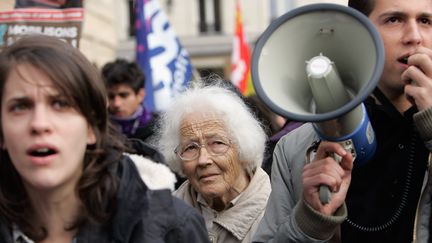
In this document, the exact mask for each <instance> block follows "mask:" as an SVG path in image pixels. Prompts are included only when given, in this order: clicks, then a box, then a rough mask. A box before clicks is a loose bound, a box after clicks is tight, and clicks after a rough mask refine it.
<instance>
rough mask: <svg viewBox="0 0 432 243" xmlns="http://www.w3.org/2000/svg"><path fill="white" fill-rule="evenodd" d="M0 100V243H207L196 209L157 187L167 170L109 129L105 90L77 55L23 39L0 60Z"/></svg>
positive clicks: (54, 42) (41, 40) (49, 42)
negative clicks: (152, 171)
mask: <svg viewBox="0 0 432 243" xmlns="http://www.w3.org/2000/svg"><path fill="white" fill-rule="evenodd" d="M0 94H1V99H0V107H1V113H0V114H1V115H0V121H1V130H0V143H1V150H0V242H1V243H16V242H20V243H33V242H53V243H54V242H55V243H59V242H64V243H66V242H67V243H70V242H74V243H80V242H137V243H138V242H149V243H150V242H208V238H207V231H206V228H205V226H204V220H203V218H202V216H201V215H200V214H199V213H198V212H197V210H196V209H194V208H192V207H190V206H188V205H186V204H185V203H184V202H183V201H182V200H179V199H177V198H175V197H173V196H172V195H171V191H170V190H168V189H162V188H160V187H159V186H158V185H157V183H156V181H155V180H161V179H163V178H164V175H165V174H167V172H169V175H172V173H171V172H170V170H169V169H168V168H167V167H166V166H164V165H162V164H156V163H154V162H152V161H150V160H148V159H147V158H146V154H145V153H141V151H140V150H139V147H140V146H139V145H140V143H139V142H138V141H137V143H136V144H135V146H134V149H132V148H131V147H129V146H126V145H125V144H124V141H123V140H122V139H121V138H123V137H119V136H118V135H120V134H119V133H117V132H116V131H115V130H114V129H113V128H112V127H111V126H110V123H109V119H108V111H107V106H108V104H107V94H106V89H105V86H104V83H103V81H102V79H101V77H100V74H99V73H98V70H97V69H96V68H95V67H94V66H93V65H92V64H91V63H90V62H89V61H88V60H87V59H86V58H85V57H84V55H82V54H81V53H80V52H79V50H78V49H76V48H73V47H72V46H71V45H69V44H67V43H65V42H63V41H61V40H59V39H57V38H54V37H48V36H40V35H34V36H25V37H22V38H21V39H20V40H18V41H17V42H15V43H14V44H12V45H11V46H9V47H8V48H6V49H5V50H4V51H2V52H1V53H0ZM125 152H128V153H129V154H126V153H125ZM131 152H133V153H134V154H130V153H131ZM135 163H136V164H137V165H139V167H140V168H143V167H147V168H148V169H144V171H143V172H147V171H148V170H149V169H151V168H153V167H154V166H158V169H157V171H158V173H159V174H157V176H155V175H153V177H154V178H155V179H152V178H150V177H148V176H149V174H148V173H147V175H146V176H147V177H146V176H144V174H145V173H143V174H142V175H140V174H139V172H138V169H137V166H135ZM144 163H147V165H146V166H144ZM160 166H162V167H165V169H166V170H165V171H164V170H163V169H160V168H159V167H160ZM162 174H164V175H162ZM167 175H168V174H167ZM172 178H174V175H172Z"/></svg>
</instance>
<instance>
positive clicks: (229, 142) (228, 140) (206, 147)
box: [174, 139, 232, 162]
mask: <svg viewBox="0 0 432 243" xmlns="http://www.w3.org/2000/svg"><path fill="white" fill-rule="evenodd" d="M215 141H220V142H222V143H223V144H224V145H226V147H227V148H226V149H225V151H223V152H221V153H214V152H213V150H212V149H209V146H208V143H207V140H206V141H205V143H199V142H195V141H192V142H190V143H188V144H186V145H185V147H187V146H189V145H191V144H195V145H197V146H198V147H199V150H198V153H197V155H196V156H194V157H193V158H190V159H185V158H183V157H182V156H181V155H180V151H181V150H180V147H181V144H179V145H178V146H177V147H176V148H175V149H174V153H175V154H176V155H177V156H178V157H179V158H180V159H181V160H182V161H187V162H188V161H192V160H195V159H197V158H199V156H200V155H201V149H202V148H204V147H205V149H206V150H207V153H209V154H210V155H211V156H220V155H224V154H225V153H226V152H227V151H228V150H229V149H230V148H231V146H232V142H231V140H230V139H227V141H225V140H223V139H220V140H217V139H216V140H215ZM183 153H184V152H183Z"/></svg>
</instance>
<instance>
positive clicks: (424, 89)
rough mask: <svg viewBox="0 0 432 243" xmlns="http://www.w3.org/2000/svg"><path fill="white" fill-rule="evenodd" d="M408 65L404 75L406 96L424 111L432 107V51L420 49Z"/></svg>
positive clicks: (409, 59)
mask: <svg viewBox="0 0 432 243" xmlns="http://www.w3.org/2000/svg"><path fill="white" fill-rule="evenodd" d="M406 65H407V66H408V67H407V69H406V70H405V71H404V72H403V73H402V80H403V81H404V82H405V84H406V85H405V94H406V96H407V97H408V100H409V101H410V102H411V103H412V105H415V106H417V109H418V110H419V111H423V110H425V109H427V108H429V107H431V106H432V50H431V49H428V48H426V47H419V48H418V49H417V50H416V52H415V53H414V54H412V55H411V56H409V57H408V60H407V64H406Z"/></svg>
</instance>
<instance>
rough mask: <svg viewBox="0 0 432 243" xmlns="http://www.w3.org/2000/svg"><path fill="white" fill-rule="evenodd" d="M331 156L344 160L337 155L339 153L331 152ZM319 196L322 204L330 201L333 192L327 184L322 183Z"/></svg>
mask: <svg viewBox="0 0 432 243" xmlns="http://www.w3.org/2000/svg"><path fill="white" fill-rule="evenodd" d="M331 157H333V159H334V160H335V161H336V162H338V163H340V162H341V160H342V157H341V156H339V155H337V154H331ZM319 198H320V201H321V203H322V204H327V203H329V202H330V200H331V198H332V193H331V191H330V188H329V187H328V186H326V185H321V186H320V189H319Z"/></svg>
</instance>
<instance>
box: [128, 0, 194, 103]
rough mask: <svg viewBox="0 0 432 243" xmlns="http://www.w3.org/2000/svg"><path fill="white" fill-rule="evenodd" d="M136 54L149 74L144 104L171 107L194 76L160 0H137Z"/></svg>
mask: <svg viewBox="0 0 432 243" xmlns="http://www.w3.org/2000/svg"><path fill="white" fill-rule="evenodd" d="M135 8H136V9H135V11H136V23H135V28H136V33H135V34H136V40H137V45H136V57H137V62H138V63H139V64H140V66H141V68H142V69H143V71H144V73H145V75H146V81H145V91H146V95H145V98H144V105H145V107H146V108H147V109H149V110H151V111H160V110H164V109H165V108H167V107H168V106H169V105H170V103H171V101H172V98H173V97H174V96H175V95H176V94H177V93H180V92H182V91H183V90H184V89H185V87H186V86H187V85H188V83H189V81H190V79H191V78H192V64H191V62H190V58H189V55H188V54H187V52H186V50H185V49H184V48H183V47H182V46H181V44H180V41H179V39H178V38H177V36H176V34H175V33H174V30H173V29H172V28H171V26H170V24H169V22H168V18H167V16H166V15H165V14H164V12H163V11H162V8H161V7H160V5H159V2H158V0H137V1H136V5H135Z"/></svg>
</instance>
